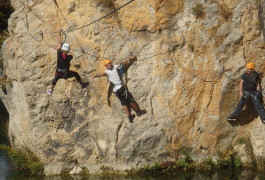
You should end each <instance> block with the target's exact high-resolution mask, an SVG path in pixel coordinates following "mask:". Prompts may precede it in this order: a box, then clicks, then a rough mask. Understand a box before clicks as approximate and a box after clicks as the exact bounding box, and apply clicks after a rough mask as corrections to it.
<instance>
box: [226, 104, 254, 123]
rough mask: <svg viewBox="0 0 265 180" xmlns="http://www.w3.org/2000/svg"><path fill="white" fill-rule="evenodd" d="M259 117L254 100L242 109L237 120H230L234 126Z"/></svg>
mask: <svg viewBox="0 0 265 180" xmlns="http://www.w3.org/2000/svg"><path fill="white" fill-rule="evenodd" d="M257 117H258V114H257V112H256V110H255V108H254V105H253V103H252V101H251V100H250V101H248V102H247V104H246V107H245V109H244V110H242V111H241V112H240V114H239V116H238V117H237V120H236V121H228V122H229V123H230V124H231V125H232V126H244V125H246V124H249V123H251V122H252V121H253V120H254V119H256V118H257Z"/></svg>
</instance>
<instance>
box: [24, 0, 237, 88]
mask: <svg viewBox="0 0 265 180" xmlns="http://www.w3.org/2000/svg"><path fill="white" fill-rule="evenodd" d="M133 1H134V0H131V1H129V2H127V3H125V4H124V5H122V6H120V7H119V8H117V9H115V10H114V11H112V12H111V13H109V14H107V15H105V16H103V17H101V18H99V19H97V20H95V21H93V22H91V23H89V24H86V25H84V26H81V27H78V28H75V29H70V24H69V23H68V21H67V19H66V17H65V16H64V14H63V12H62V11H61V9H60V8H59V5H58V4H57V2H56V0H52V1H51V2H54V3H55V9H56V14H57V18H58V22H59V25H60V27H61V29H62V23H61V21H60V17H59V13H58V10H59V12H60V13H61V15H62V17H63V19H64V20H65V22H66V24H67V25H68V30H66V31H62V33H63V34H64V35H65V39H66V34H65V33H66V32H72V34H73V36H74V38H75V39H76V41H77V43H78V45H79V47H80V50H81V51H82V53H83V55H89V56H91V57H94V58H96V59H109V58H105V57H99V56H96V55H95V54H90V53H87V52H86V51H85V50H84V48H83V46H82V45H81V43H80V42H79V40H78V39H77V37H76V35H75V33H74V32H73V31H75V30H78V29H81V28H84V27H87V26H89V25H92V24H94V23H96V22H98V21H100V20H102V19H104V18H106V17H108V16H110V15H111V14H113V13H115V12H117V11H118V10H120V9H122V8H123V7H125V6H127V5H129V4H130V3H132V2H133ZM20 2H21V1H20ZM23 5H24V6H23V10H24V14H25V20H26V23H25V22H24V23H25V26H26V29H27V30H28V31H29V25H28V19H27V10H26V8H25V6H26V4H25V3H24V2H23ZM50 6H51V3H50V4H49V5H48V6H47V7H46V9H47V8H48V7H50ZM27 7H28V6H27ZM34 15H35V16H36V14H34ZM69 29H70V30H69ZM29 35H30V36H31V37H32V38H33V39H34V40H35V41H37V42H41V41H43V42H44V43H45V44H46V45H47V46H48V47H50V48H52V49H55V50H56V48H54V47H52V46H51V45H49V44H48V42H47V41H46V40H45V38H44V33H43V31H41V32H40V36H41V40H38V39H37V38H35V37H34V36H32V34H31V33H29ZM173 51H174V47H173V49H172V50H161V51H158V52H154V53H146V54H141V52H139V60H138V61H144V60H146V59H151V58H153V57H155V56H158V55H162V54H165V53H169V52H173ZM83 55H81V56H79V58H80V57H82V56H83ZM147 55H151V56H149V57H146V58H143V57H142V58H141V57H140V56H147ZM172 55H173V57H174V59H175V62H176V63H177V64H178V65H179V66H180V67H181V69H183V70H184V71H185V72H187V73H189V74H190V75H192V76H193V77H195V78H197V79H200V80H202V81H204V82H209V83H216V82H217V81H218V80H219V79H220V78H221V77H222V76H223V75H225V76H226V77H227V78H228V79H230V80H232V81H235V82H239V81H237V80H235V79H233V78H231V77H229V76H228V75H227V74H226V73H225V72H224V71H223V72H222V74H221V75H220V76H219V77H218V78H217V79H215V80H207V79H205V78H203V77H200V76H198V75H196V74H195V73H193V72H191V71H190V70H187V68H185V67H184V66H183V65H182V64H181V63H180V61H179V60H178V59H177V58H176V57H175V55H174V53H173V54H172ZM87 59H88V57H87ZM88 60H89V59H88ZM114 60H121V59H114ZM89 64H90V65H91V67H92V68H93V71H95V68H94V66H93V64H92V63H91V62H90V60H89Z"/></svg>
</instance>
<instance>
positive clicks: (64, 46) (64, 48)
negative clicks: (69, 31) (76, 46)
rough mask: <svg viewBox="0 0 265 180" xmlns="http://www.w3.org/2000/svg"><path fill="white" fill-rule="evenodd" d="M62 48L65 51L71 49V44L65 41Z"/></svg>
mask: <svg viewBox="0 0 265 180" xmlns="http://www.w3.org/2000/svg"><path fill="white" fill-rule="evenodd" d="M62 50H63V51H69V50H70V45H69V44H68V43H63V45H62Z"/></svg>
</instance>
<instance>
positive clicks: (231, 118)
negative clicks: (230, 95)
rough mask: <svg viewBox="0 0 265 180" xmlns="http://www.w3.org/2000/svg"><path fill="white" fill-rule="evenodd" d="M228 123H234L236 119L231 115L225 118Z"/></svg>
mask: <svg viewBox="0 0 265 180" xmlns="http://www.w3.org/2000/svg"><path fill="white" fill-rule="evenodd" d="M227 120H228V121H235V120H236V117H235V116H233V115H231V116H229V117H228V118H227Z"/></svg>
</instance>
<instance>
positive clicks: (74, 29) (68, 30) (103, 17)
mask: <svg viewBox="0 0 265 180" xmlns="http://www.w3.org/2000/svg"><path fill="white" fill-rule="evenodd" d="M54 1H55V2H56V0H54ZM133 1H134V0H131V1H129V2H127V3H125V4H124V5H122V6H120V7H118V8H117V9H115V10H114V11H112V12H110V13H108V14H106V15H105V16H102V17H101V18H99V19H96V20H95V21H92V22H91V23H88V24H86V25H83V26H80V27H77V28H73V29H71V28H70V27H69V29H67V30H66V32H71V31H76V30H79V29H82V28H85V27H87V26H90V25H92V24H95V23H96V22H98V21H100V20H102V19H105V18H106V17H108V16H110V15H112V14H114V13H115V12H117V11H119V10H120V9H122V8H124V7H125V6H127V5H129V4H131V3H132V2H133ZM56 3H57V2H56Z"/></svg>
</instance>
